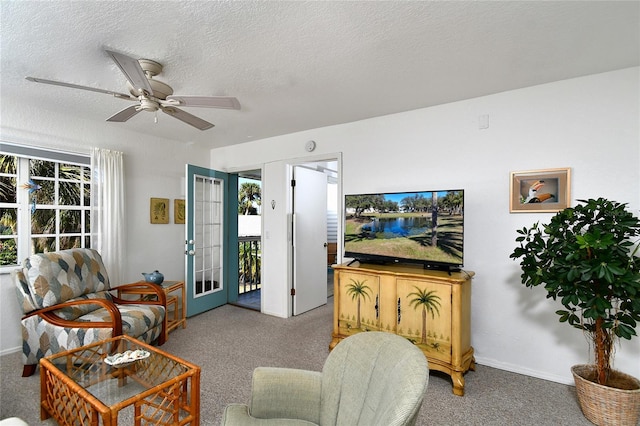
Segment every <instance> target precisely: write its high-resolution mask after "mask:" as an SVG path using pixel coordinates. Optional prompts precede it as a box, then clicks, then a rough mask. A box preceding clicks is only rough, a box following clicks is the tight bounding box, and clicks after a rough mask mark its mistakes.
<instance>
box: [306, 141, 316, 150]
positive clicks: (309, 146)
mask: <svg viewBox="0 0 640 426" xmlns="http://www.w3.org/2000/svg"><path fill="white" fill-rule="evenodd" d="M304 149H306V150H307V151H309V152H311V151H313V150H314V149H316V143H315V142H314V141H309V142H307V144H306V145H305V146H304Z"/></svg>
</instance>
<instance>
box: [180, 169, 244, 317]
mask: <svg viewBox="0 0 640 426" xmlns="http://www.w3.org/2000/svg"><path fill="white" fill-rule="evenodd" d="M186 181H187V200H186V234H185V237H186V238H185V264H186V286H187V316H188V317H191V316H194V315H197V314H199V313H202V312H205V311H208V310H210V309H213V308H217V307H218V306H221V305H224V304H226V303H228V302H230V301H235V300H237V295H238V195H237V194H238V178H237V175H230V174H227V173H223V172H219V171H216V170H211V169H207V168H204V167H198V166H194V165H191V164H187V167H186Z"/></svg>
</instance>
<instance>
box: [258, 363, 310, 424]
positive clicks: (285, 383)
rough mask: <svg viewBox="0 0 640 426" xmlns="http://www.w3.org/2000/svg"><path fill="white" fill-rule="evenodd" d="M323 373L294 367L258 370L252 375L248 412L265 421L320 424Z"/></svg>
mask: <svg viewBox="0 0 640 426" xmlns="http://www.w3.org/2000/svg"><path fill="white" fill-rule="evenodd" d="M321 391H322V374H320V373H319V372H317V371H305V370H294V369H291V368H275V367H258V368H256V369H255V370H254V372H253V382H252V388H251V401H250V405H249V412H250V413H251V415H252V416H254V417H260V418H264V419H274V418H275V419H277V418H284V419H300V420H306V421H309V422H312V423H315V424H317V423H318V422H319V421H320V395H321Z"/></svg>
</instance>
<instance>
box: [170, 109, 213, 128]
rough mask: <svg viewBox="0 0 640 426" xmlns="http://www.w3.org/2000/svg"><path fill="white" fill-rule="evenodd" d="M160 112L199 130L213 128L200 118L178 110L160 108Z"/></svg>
mask: <svg viewBox="0 0 640 426" xmlns="http://www.w3.org/2000/svg"><path fill="white" fill-rule="evenodd" d="M162 111H163V112H164V113H166V114H169V115H170V116H172V117H175V118H177V119H178V120H181V121H184V122H185V123H187V124H189V125H191V126H193V127H195V128H196V129H199V130H207V129H210V128H212V127H213V124H211V123H209V122H208V121H205V120H203V119H202V118H198V117H196V116H195V115H192V114H189V113H188V112H186V111H183V110H181V109H178V108H174V107H162Z"/></svg>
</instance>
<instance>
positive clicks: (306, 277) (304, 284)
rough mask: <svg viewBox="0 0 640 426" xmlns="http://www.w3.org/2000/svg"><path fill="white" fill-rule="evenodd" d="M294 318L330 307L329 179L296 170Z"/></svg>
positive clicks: (294, 174) (319, 174)
mask: <svg viewBox="0 0 640 426" xmlns="http://www.w3.org/2000/svg"><path fill="white" fill-rule="evenodd" d="M293 178H294V182H295V183H294V186H293V289H294V294H295V295H294V296H293V315H299V314H302V313H304V312H307V311H309V310H311V309H314V308H317V307H318V306H322V305H324V304H326V303H327V176H326V175H325V174H324V173H321V172H318V171H316V170H311V169H308V168H305V167H302V166H295V167H294V168H293Z"/></svg>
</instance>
